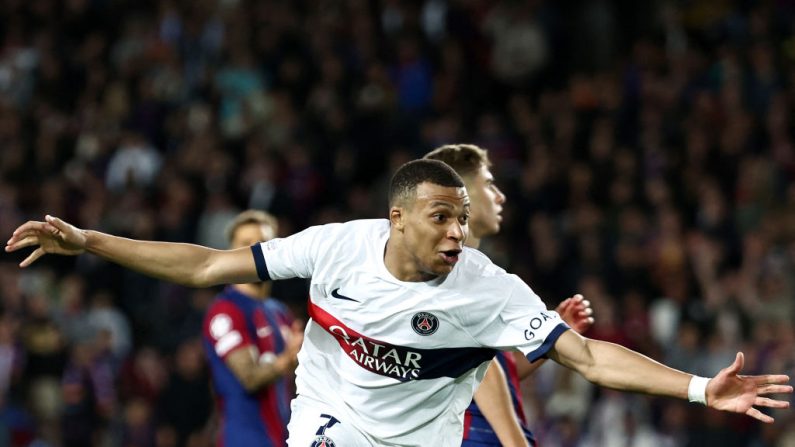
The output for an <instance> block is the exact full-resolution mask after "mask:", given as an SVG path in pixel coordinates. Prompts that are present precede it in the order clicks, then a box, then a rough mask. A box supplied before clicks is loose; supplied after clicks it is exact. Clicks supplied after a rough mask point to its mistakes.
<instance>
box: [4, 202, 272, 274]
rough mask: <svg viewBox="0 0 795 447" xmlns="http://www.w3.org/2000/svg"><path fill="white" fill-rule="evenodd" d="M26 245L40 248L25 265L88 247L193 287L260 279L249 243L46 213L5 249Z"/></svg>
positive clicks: (131, 266) (19, 232)
mask: <svg viewBox="0 0 795 447" xmlns="http://www.w3.org/2000/svg"><path fill="white" fill-rule="evenodd" d="M25 247H36V249H35V250H34V251H33V253H31V254H30V255H29V256H28V257H27V258H25V260H24V261H22V262H21V263H20V266H21V267H27V266H29V265H30V264H32V263H34V262H35V261H36V260H37V259H39V258H40V257H42V256H43V255H45V254H47V253H52V254H60V255H71V256H74V255H79V254H81V253H84V252H89V253H93V254H95V255H97V256H100V257H102V258H104V259H107V260H109V261H112V262H115V263H117V264H120V265H122V266H124V267H127V268H129V269H132V270H135V271H137V272H140V273H143V274H145V275H148V276H152V277H155V278H158V279H163V280H166V281H170V282H175V283H178V284H182V285H186V286H190V287H208V286H211V285H215V284H241V283H250V282H256V281H259V280H260V279H259V278H258V276H257V269H256V266H255V263H254V258H253V256H252V254H251V249H250V248H239V249H236V250H215V249H212V248H207V247H202V246H200V245H192V244H181V243H171V242H150V241H138V240H134V239H127V238H122V237H117V236H112V235H109V234H105V233H100V232H98V231H92V230H82V229H79V228H77V227H75V226H73V225H70V224H68V223H66V222H64V221H62V220H61V219H58V218H56V217H52V216H47V217H46V221H45V222H37V221H29V222H27V223H25V224H23V225H21V226H20V227H19V228H17V229H16V230H15V231H14V233H13V235H12V236H11V239H9V240H8V242H7V243H6V251H7V252H12V251H16V250H19V249H21V248H25Z"/></svg>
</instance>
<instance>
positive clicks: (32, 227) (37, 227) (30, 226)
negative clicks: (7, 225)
mask: <svg viewBox="0 0 795 447" xmlns="http://www.w3.org/2000/svg"><path fill="white" fill-rule="evenodd" d="M46 225H47V224H46V223H45V222H39V221H36V220H29V221H27V222H25V223H23V224H22V225H20V226H18V227H17V229H16V230H14V233H12V236H16V235H19V234H22V233H24V232H26V231H44V227H45V226H46Z"/></svg>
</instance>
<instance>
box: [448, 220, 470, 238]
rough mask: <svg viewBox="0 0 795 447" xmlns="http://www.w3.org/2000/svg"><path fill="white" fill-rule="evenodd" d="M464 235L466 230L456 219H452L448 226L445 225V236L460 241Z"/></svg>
mask: <svg viewBox="0 0 795 447" xmlns="http://www.w3.org/2000/svg"><path fill="white" fill-rule="evenodd" d="M464 236H466V231H465V230H464V227H463V226H462V225H461V223H459V222H458V221H454V222H451V223H450V226H448V227H447V237H448V238H450V239H453V240H455V241H462V240H464Z"/></svg>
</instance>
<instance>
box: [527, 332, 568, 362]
mask: <svg viewBox="0 0 795 447" xmlns="http://www.w3.org/2000/svg"><path fill="white" fill-rule="evenodd" d="M567 330H569V326H568V325H567V324H566V323H560V324H558V325H557V326H555V328H554V329H552V330H551V331H550V332H549V335H547V338H546V339H545V340H544V343H542V344H541V346H539V347H538V349H536V350H535V351H532V352H530V353H529V354H527V356H526V357H527V360H530V361H531V362H535V361H536V360H538V359H540V358H541V357H543V356H545V355H546V353H547V352H549V350H550V349H552V345H554V344H555V342H556V341H558V337H560V336H561V334H563V333H564V332H566V331H567Z"/></svg>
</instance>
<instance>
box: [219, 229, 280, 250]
mask: <svg viewBox="0 0 795 447" xmlns="http://www.w3.org/2000/svg"><path fill="white" fill-rule="evenodd" d="M274 237H276V235H275V234H274V232H273V228H271V227H270V225H260V224H258V223H254V222H252V223H247V224H243V225H240V226H239V227H237V228H236V229H235V234H234V235H232V243H231V244H230V247H229V248H233V249H234V248H241V247H250V246H252V245H254V244H256V243H258V242H265V241H269V240H271V239H273V238H274Z"/></svg>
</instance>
